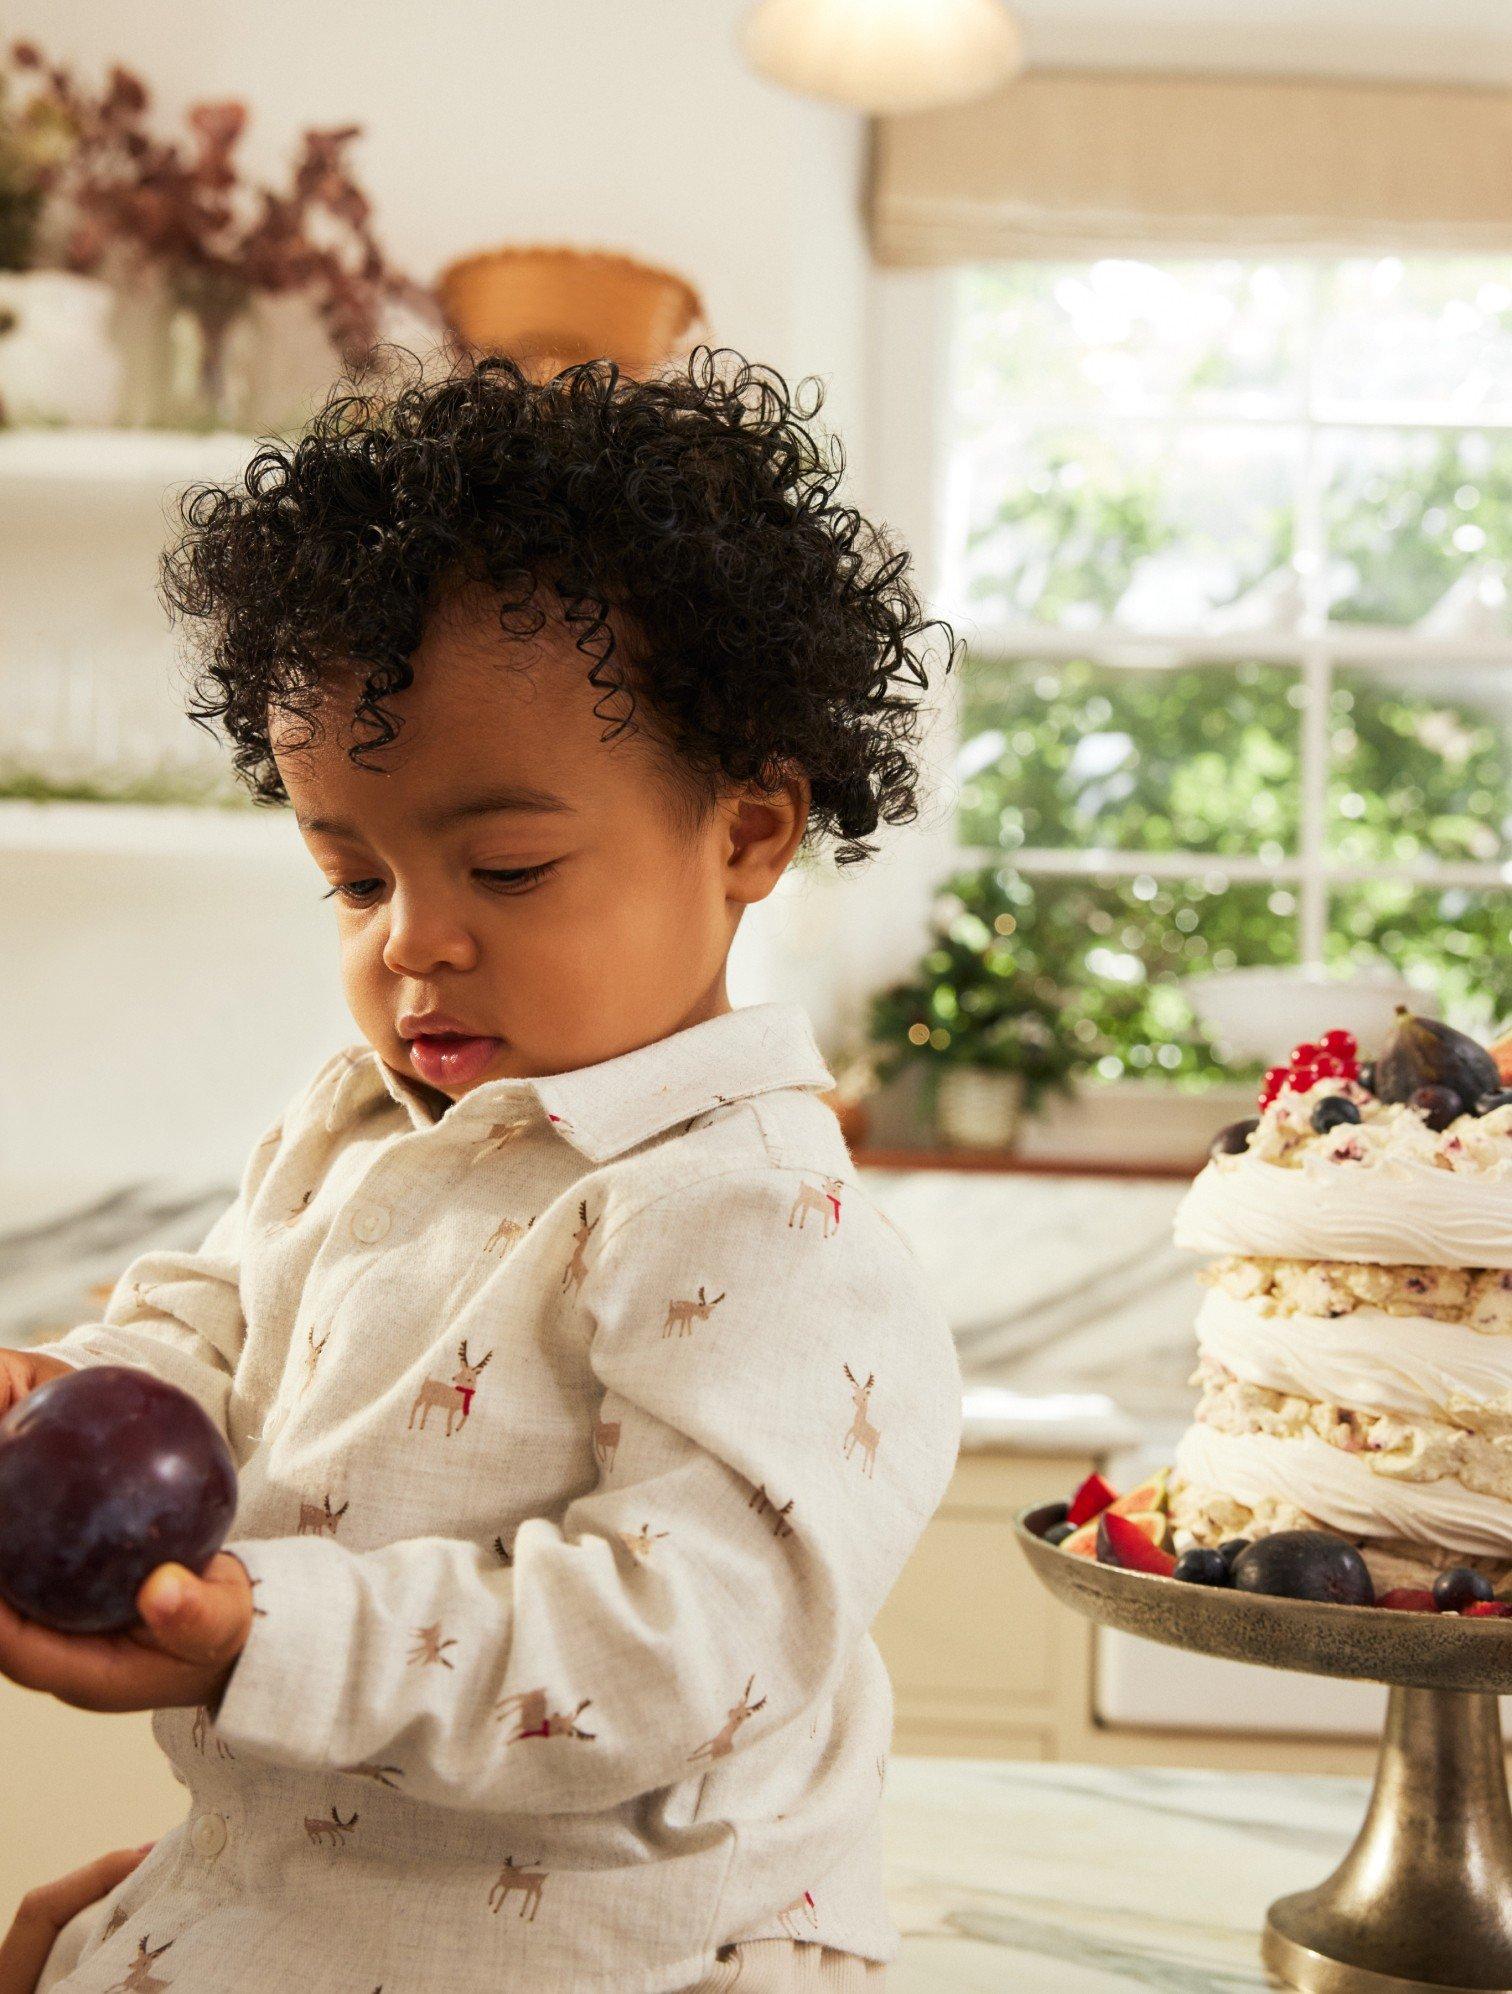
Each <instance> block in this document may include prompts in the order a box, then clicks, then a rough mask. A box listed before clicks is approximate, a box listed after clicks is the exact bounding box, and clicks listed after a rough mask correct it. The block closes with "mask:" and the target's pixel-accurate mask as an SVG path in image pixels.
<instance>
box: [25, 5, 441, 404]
mask: <svg viewBox="0 0 1512 1994" xmlns="http://www.w3.org/2000/svg"><path fill="white" fill-rule="evenodd" d="M11 59H12V62H13V63H14V65H15V67H16V69H17V71H19V72H21V73H23V74H26V75H29V76H30V77H31V78H32V79H34V82H35V86H36V87H35V91H34V94H33V96H32V99H31V102H30V103H29V104H28V106H27V107H26V110H25V112H24V113H23V121H25V120H30V121H32V122H33V123H34V124H36V125H37V126H38V128H44V127H45V128H47V129H50V130H52V131H53V132H54V133H60V132H61V133H65V134H66V135H67V143H66V145H62V146H56V147H55V149H54V156H53V157H51V158H48V159H44V160H43V161H42V162H41V163H40V164H39V166H38V167H37V170H36V174H35V182H36V184H37V186H38V187H39V189H40V192H41V194H42V197H43V199H44V201H45V202H46V203H48V204H50V207H51V209H52V210H53V211H54V214H55V224H54V226H55V242H56V249H55V252H54V253H55V254H56V255H57V257H58V260H59V261H60V262H61V263H62V265H63V267H64V268H66V269H70V270H77V271H83V272H90V271H93V270H95V269H97V268H98V267H99V266H100V264H101V263H102V262H103V261H104V259H105V257H106V256H107V254H108V252H109V251H110V250H111V249H112V248H119V249H121V250H124V251H125V252H126V253H127V255H128V256H129V257H131V258H132V259H133V260H134V261H135V262H136V263H137V264H139V265H154V266H157V267H158V268H160V269H161V270H162V271H163V272H164V274H165V276H166V277H167V279H168V281H169V284H170V285H171V287H172V290H173V293H174V295H175V297H176V298H177V299H178V300H179V301H181V302H183V303H185V304H188V305H191V306H192V307H193V308H194V309H195V310H196V311H197V312H199V313H200V314H201V315H202V317H203V318H204V319H205V321H206V325H207V329H210V328H214V327H217V326H218V327H221V328H224V326H225V325H226V324H228V323H229V322H230V320H231V319H233V318H234V317H235V316H236V315H237V313H238V312H240V311H241V310H242V309H243V308H244V307H245V306H246V305H247V303H248V302H249V301H250V300H251V299H252V297H253V296H255V295H256V294H258V293H260V292H261V293H267V294H279V293H282V294H291V293H304V294H307V295H308V296H309V297H310V298H311V300H312V302H313V303H314V305H315V308H316V310H317V312H318V313H319V315H320V318H321V321H322V323H323V324H324V326H325V329H326V332H327V334H328V335H329V337H330V339H331V341H332V343H333V345H334V346H335V347H336V349H337V351H338V353H339V354H340V356H341V360H342V363H343V365H345V366H347V367H351V368H358V367H361V366H362V365H363V364H364V362H365V361H366V359H367V356H368V354H369V353H370V352H371V349H372V347H373V345H374V343H375V341H376V340H377V338H378V333H379V318H380V313H381V308H382V305H383V303H384V301H385V300H386V299H394V300H399V301H403V302H404V303H407V304H409V305H411V306H413V307H414V308H415V309H416V310H417V311H418V312H419V313H420V314H421V315H422V316H423V317H425V318H427V319H429V320H430V321H431V322H432V323H433V324H435V325H436V327H437V328H438V330H439V329H441V328H442V327H443V326H444V319H443V315H442V312H441V307H440V304H439V302H438V300H437V298H436V296H435V293H434V291H433V290H432V289H431V288H430V287H429V286H427V285H423V284H420V283H417V282H415V281H414V280H413V279H411V278H409V277H407V276H405V275H403V274H402V273H401V272H399V271H397V270H396V269H394V268H393V267H392V266H391V265H390V263H389V262H388V259H387V258H386V257H385V255H384V253H383V250H382V248H381V247H380V245H379V243H378V242H377V240H376V238H375V236H374V234H373V229H372V206H371V203H370V202H369V200H368V198H367V196H366V195H365V194H364V193H363V192H362V190H361V188H360V187H359V186H358V185H357V183H356V181H355V180H354V179H353V177H352V173H351V169H350V167H349V165H348V163H347V158H346V154H347V150H348V148H349V147H350V146H351V144H352V143H353V141H354V140H356V139H357V138H359V137H360V136H361V131H362V128H361V126H360V125H343V126H340V127H338V128H336V129H334V130H330V131H320V130H309V131H306V132H305V133H304V134H303V137H302V140H301V149H300V152H299V155H298V157H297V159H296V161H295V164H294V170H293V174H292V178H291V182H290V186H289V189H288V191H287V192H286V193H278V192H275V191H274V190H273V189H271V188H268V187H256V186H252V185H250V184H249V183H248V182H246V181H244V180H243V178H242V175H241V171H240V165H239V162H238V159H237V156H236V155H237V147H238V146H239V144H240V142H241V138H242V135H243V133H244V131H245V129H246V125H247V107H246V105H245V104H242V103H240V102H237V101H234V100H230V101H225V102H218V103H201V104H195V105H193V106H191V107H190V109H189V111H188V113H187V117H186V122H187V124H188V127H189V136H188V140H187V141H186V142H183V143H181V142H179V141H177V140H173V139H163V138H160V137H158V136H157V135H156V134H155V133H154V132H153V130H152V129H151V128H150V125H149V122H148V113H149V110H150V107H151V99H150V96H149V93H148V90H147V86H146V85H145V84H144V83H143V82H142V80H141V78H140V77H138V76H137V75H135V74H134V73H133V72H132V71H130V70H128V69H123V68H121V67H120V66H119V65H116V66H114V67H113V68H112V69H111V71H110V74H109V78H108V80H107V82H106V84H105V86H104V88H103V89H102V90H100V91H98V92H93V93H92V92H90V91H88V90H86V89H84V88H83V87H82V86H81V85H80V84H79V83H78V82H77V81H76V80H75V78H74V75H73V72H72V71H71V70H70V69H69V68H68V66H67V65H66V64H62V63H50V62H48V61H47V60H46V59H45V58H44V57H43V56H42V54H41V52H40V51H39V50H38V49H37V47H36V46H35V44H34V43H31V42H16V43H15V44H13V46H12V49H11Z"/></svg>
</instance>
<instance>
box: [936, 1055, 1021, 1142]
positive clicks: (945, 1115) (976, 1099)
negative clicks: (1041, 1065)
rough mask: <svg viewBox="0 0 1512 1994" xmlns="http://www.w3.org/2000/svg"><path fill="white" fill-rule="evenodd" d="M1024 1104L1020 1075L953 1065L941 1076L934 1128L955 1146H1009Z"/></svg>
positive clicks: (1015, 1133)
mask: <svg viewBox="0 0 1512 1994" xmlns="http://www.w3.org/2000/svg"><path fill="white" fill-rule="evenodd" d="M1023 1106H1024V1079H1023V1075H1022V1074H1019V1073H995V1072H993V1071H992V1070H991V1069H990V1068H988V1067H980V1066H952V1067H948V1068H947V1069H946V1070H945V1072H944V1073H942V1074H941V1075H940V1080H939V1088H938V1091H937V1093H936V1096H935V1127H936V1128H937V1129H938V1131H939V1133H940V1135H941V1136H942V1137H943V1138H944V1139H945V1141H946V1142H947V1143H950V1144H952V1145H953V1146H954V1147H956V1148H958V1149H1009V1148H1011V1147H1012V1144H1013V1139H1014V1137H1015V1136H1016V1135H1017V1133H1018V1126H1019V1120H1020V1117H1021V1116H1022V1113H1023Z"/></svg>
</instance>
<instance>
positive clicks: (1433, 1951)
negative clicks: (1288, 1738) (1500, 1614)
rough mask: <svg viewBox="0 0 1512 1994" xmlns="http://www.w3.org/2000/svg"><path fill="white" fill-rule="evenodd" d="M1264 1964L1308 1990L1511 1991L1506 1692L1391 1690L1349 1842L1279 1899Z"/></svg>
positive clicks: (1511, 1816) (1511, 1828)
mask: <svg viewBox="0 0 1512 1994" xmlns="http://www.w3.org/2000/svg"><path fill="white" fill-rule="evenodd" d="M1263 1954H1264V1959H1265V1964H1266V1966H1267V1967H1268V1968H1269V1969H1270V1971H1271V1973H1272V1974H1273V1975H1274V1976H1275V1977H1276V1978H1277V1979H1278V1980H1279V1981H1280V1983H1281V1985H1282V1986H1283V1987H1295V1988H1300V1989H1304V1990H1305V1991H1306V1994H1472V1990H1473V1994H1512V1807H1509V1805H1508V1800H1507V1775H1506V1767H1505V1764H1504V1762H1503V1759H1502V1737H1501V1722H1500V1717H1499V1714H1498V1710H1497V1699H1496V1698H1495V1697H1494V1696H1490V1695H1481V1694H1477V1693H1473V1692H1467V1691H1463V1690H1452V1689H1407V1688H1403V1687H1401V1686H1400V1685H1397V1686H1393V1688H1392V1690H1391V1696H1390V1701H1389V1702H1388V1704H1387V1707H1386V1727H1385V1731H1384V1734H1383V1736H1382V1739H1381V1753H1380V1758H1379V1760H1378V1762H1377V1766H1376V1777H1375V1788H1374V1791H1373V1792H1372V1794H1371V1796H1370V1807H1369V1809H1368V1811H1367V1813H1366V1816H1365V1821H1364V1825H1363V1826H1362V1827H1361V1829H1360V1832H1359V1835H1358V1837H1357V1838H1356V1840H1355V1844H1354V1846H1353V1848H1351V1850H1350V1851H1349V1854H1348V1855H1347V1856H1345V1858H1344V1860H1343V1862H1342V1863H1340V1865H1339V1867H1338V1868H1337V1869H1336V1870H1335V1871H1334V1873H1333V1875H1332V1876H1330V1877H1329V1878H1328V1879H1327V1881H1326V1882H1324V1883H1321V1884H1319V1885H1318V1887H1317V1888H1316V1889H1315V1890H1303V1891H1299V1892H1298V1893H1297V1894H1296V1895H1295V1896H1293V1897H1282V1898H1279V1899H1278V1900H1277V1901H1276V1902H1275V1903H1274V1904H1273V1905H1272V1906H1271V1908H1270V1915H1269V1917H1268V1918H1267V1920H1266V1926H1265V1937H1264V1942H1263Z"/></svg>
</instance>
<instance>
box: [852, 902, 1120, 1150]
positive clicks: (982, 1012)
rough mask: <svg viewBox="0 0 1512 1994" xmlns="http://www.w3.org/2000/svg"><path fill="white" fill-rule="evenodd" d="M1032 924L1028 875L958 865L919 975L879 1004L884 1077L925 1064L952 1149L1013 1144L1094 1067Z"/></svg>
mask: <svg viewBox="0 0 1512 1994" xmlns="http://www.w3.org/2000/svg"><path fill="white" fill-rule="evenodd" d="M1033 926H1034V924H1033V896H1032V893H1031V892H1030V891H1029V890H1028V889H1027V888H1026V886H1025V884H1024V882H1023V881H1021V880H1019V879H1017V878H1016V877H1015V876H1014V875H1012V874H1011V873H1004V872H1001V871H999V870H998V869H997V868H994V867H990V866H989V867H982V868H978V869H974V870H972V871H969V872H963V873H959V874H957V875H956V876H955V877H954V878H953V879H951V880H950V881H949V882H948V884H947V885H946V886H945V888H944V889H943V890H942V893H941V896H940V898H939V901H938V902H937V907H936V918H935V920H934V923H933V926H932V930H931V937H930V943H929V946H928V948H927V949H926V950H925V951H924V954H923V955H922V956H921V958H920V960H919V964H918V968H917V970H916V972H915V973H914V975H913V976H912V977H910V978H908V979H907V980H905V981H903V982H900V983H895V984H893V985H892V986H891V987H890V988H888V989H886V990H883V991H879V992H878V993H877V994H876V995H875V996H874V997H873V998H872V1000H871V1004H870V1011H869V1026H870V1039H871V1042H872V1045H873V1046H874V1047H875V1048H876V1052H877V1058H876V1072H877V1077H878V1079H879V1080H883V1081H885V1080H887V1079H890V1078H891V1077H892V1076H893V1075H894V1074H895V1073H897V1072H898V1071H900V1070H901V1069H902V1068H903V1067H905V1066H907V1065H910V1064H911V1065H914V1066H916V1067H919V1068H921V1069H922V1074H923V1100H924V1104H925V1108H926V1111H927V1112H928V1113H929V1115H930V1116H931V1119H932V1120H933V1121H934V1123H935V1125H936V1127H937V1128H938V1130H939V1133H940V1134H941V1135H942V1136H943V1137H944V1139H945V1140H946V1141H947V1142H948V1143H951V1144H953V1145H960V1146H969V1147H979V1148H1002V1149H1006V1148H1009V1147H1011V1145H1012V1143H1013V1140H1014V1137H1015V1135H1016V1133H1017V1130H1018V1125H1019V1121H1020V1118H1021V1116H1022V1115H1023V1114H1025V1113H1030V1114H1032V1113H1033V1112H1034V1111H1035V1110H1036V1109H1037V1108H1038V1107H1039V1106H1040V1105H1041V1103H1042V1101H1043V1100H1044V1097H1045V1096H1046V1094H1047V1093H1049V1092H1051V1091H1061V1092H1069V1090H1070V1085H1071V1079H1072V1076H1073V1075H1074V1074H1076V1073H1077V1072H1079V1071H1081V1069H1082V1068H1083V1067H1084V1066H1085V1064H1086V1061H1087V1054H1086V1051H1085V1049H1084V1048H1083V1045H1082V1043H1081V1041H1080V1040H1078V1038H1077V1037H1076V1036H1075V1035H1074V1034H1073V1033H1071V1032H1070V1031H1068V1029H1067V1025H1066V1019H1067V1012H1068V1009H1069V1006H1070V993H1068V992H1067V991H1066V990H1065V989H1064V988H1063V987H1062V985H1061V983H1060V982H1059V980H1058V979H1057V977H1056V976H1055V975H1054V974H1053V972H1052V971H1051V969H1050V968H1049V967H1048V966H1047V964H1046V963H1045V961H1044V960H1043V958H1042V955H1041V952H1040V950H1039V948H1038V946H1037V943H1036V939H1035V935H1034V932H1033Z"/></svg>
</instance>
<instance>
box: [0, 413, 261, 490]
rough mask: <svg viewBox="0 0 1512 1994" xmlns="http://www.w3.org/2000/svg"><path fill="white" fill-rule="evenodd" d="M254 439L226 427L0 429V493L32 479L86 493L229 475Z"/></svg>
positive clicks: (249, 451)
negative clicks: (197, 429) (201, 430)
mask: <svg viewBox="0 0 1512 1994" xmlns="http://www.w3.org/2000/svg"><path fill="white" fill-rule="evenodd" d="M257 441H258V439H257V438H255V437H252V436H243V435H240V434H238V433H237V432H235V431H231V430H214V431H207V432H205V433H203V434H199V433H195V432H192V431H183V430H174V429H68V428H56V429H48V428H31V429H28V428H18V429H0V492H3V491H4V489H5V488H6V487H7V486H35V485H39V484H40V485H46V486H49V487H53V488H63V489H77V490H79V491H82V492H86V493H87V492H89V491H91V490H94V491H99V492H102V493H106V494H109V493H115V492H121V491H127V492H130V491H143V490H145V491H149V492H150V491H160V490H162V489H164V488H165V487H167V486H170V485H172V486H180V485H186V484H189V483H191V482H193V481H194V480H196V479H199V478H213V479H222V478H227V477H233V476H235V475H236V473H237V472H239V471H240V470H241V469H242V467H243V466H244V465H245V464H246V463H247V461H248V459H249V458H250V457H251V455H252V453H253V451H254V450H255V449H256V448H257Z"/></svg>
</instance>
